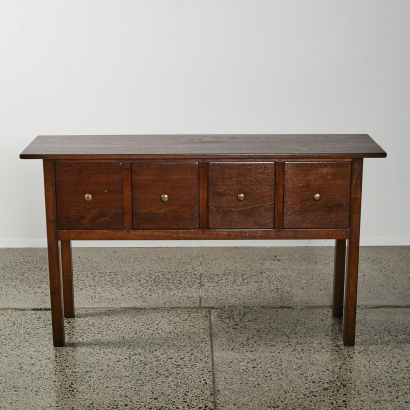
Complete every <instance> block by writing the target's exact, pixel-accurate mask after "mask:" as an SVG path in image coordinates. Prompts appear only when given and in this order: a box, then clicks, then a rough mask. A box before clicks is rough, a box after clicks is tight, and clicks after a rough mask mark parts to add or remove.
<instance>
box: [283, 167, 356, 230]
mask: <svg viewBox="0 0 410 410" xmlns="http://www.w3.org/2000/svg"><path fill="white" fill-rule="evenodd" d="M350 177H351V164H350V162H329V163H324V162H321V163H318V162H299V163H298V162H287V163H286V164H285V197H284V200H285V202H284V220H283V222H284V228H313V229H315V228H318V229H321V228H322V229H345V228H348V227H349V205H350ZM315 194H319V195H317V196H316V200H315V198H314V195H315ZM318 199H319V200H318Z"/></svg>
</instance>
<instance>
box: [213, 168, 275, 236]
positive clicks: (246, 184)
mask: <svg viewBox="0 0 410 410" xmlns="http://www.w3.org/2000/svg"><path fill="white" fill-rule="evenodd" d="M274 190H275V164H274V163H273V162H241V163H238V162H235V163H233V162H230V163H229V162H211V163H209V169H208V209H209V228H211V229H252V228H253V229H269V228H273V226H274V202H275V195H274ZM241 195H244V197H243V196H241Z"/></svg>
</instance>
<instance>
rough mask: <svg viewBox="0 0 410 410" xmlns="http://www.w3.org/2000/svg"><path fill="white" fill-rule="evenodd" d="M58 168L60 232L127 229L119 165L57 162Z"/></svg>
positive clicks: (114, 163) (120, 166)
mask: <svg viewBox="0 0 410 410" xmlns="http://www.w3.org/2000/svg"><path fill="white" fill-rule="evenodd" d="M55 169H56V194H57V207H58V229H123V228H124V199H123V183H122V165H121V163H120V162H72V163H71V162H57V163H56V165H55ZM87 193H89V194H91V195H92V200H91V201H90V202H87V201H85V200H84V196H85V194H87Z"/></svg>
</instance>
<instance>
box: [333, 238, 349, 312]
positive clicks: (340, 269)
mask: <svg viewBox="0 0 410 410" xmlns="http://www.w3.org/2000/svg"><path fill="white" fill-rule="evenodd" d="M345 258H346V239H336V246H335V272H334V279H333V308H332V313H333V316H334V317H342V316H343V294H344V285H345Z"/></svg>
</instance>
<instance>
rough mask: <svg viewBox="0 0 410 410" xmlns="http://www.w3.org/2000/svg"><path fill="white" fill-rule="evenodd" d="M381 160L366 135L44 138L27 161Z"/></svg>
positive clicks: (25, 156)
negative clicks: (177, 159)
mask: <svg viewBox="0 0 410 410" xmlns="http://www.w3.org/2000/svg"><path fill="white" fill-rule="evenodd" d="M176 156H178V157H179V158H192V159H199V158H207V159H212V158H222V157H223V158H239V159H241V158H244V157H246V158H250V159H258V158H266V157H270V158H275V159H284V160H286V159H294V158H298V159H309V158H311V159H326V158H340V159H343V158H349V159H352V158H376V157H379V158H381V157H385V156H386V152H385V151H384V150H383V149H382V148H381V147H380V146H379V145H378V144H377V143H376V142H374V141H373V139H372V138H371V137H370V136H369V135H367V134H286V135H284V134H253V135H245V134H240V135H236V134H235V135H233V134H232V135H227V134H220V135H199V134H197V135H195V134H194V135H83V136H81V135H62V136H53V135H40V136H38V137H37V138H36V139H35V140H34V141H33V142H32V143H31V144H30V145H29V146H28V147H27V148H26V149H25V150H24V151H23V152H22V153H21V154H20V158H23V159H35V158H39V159H55V160H58V159H90V160H91V159H100V160H101V159H121V160H132V159H164V158H172V157H176Z"/></svg>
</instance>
